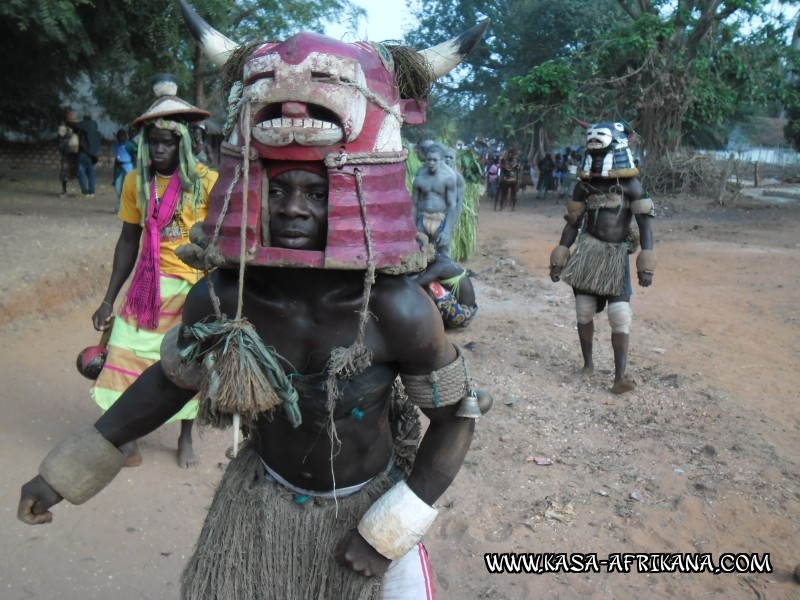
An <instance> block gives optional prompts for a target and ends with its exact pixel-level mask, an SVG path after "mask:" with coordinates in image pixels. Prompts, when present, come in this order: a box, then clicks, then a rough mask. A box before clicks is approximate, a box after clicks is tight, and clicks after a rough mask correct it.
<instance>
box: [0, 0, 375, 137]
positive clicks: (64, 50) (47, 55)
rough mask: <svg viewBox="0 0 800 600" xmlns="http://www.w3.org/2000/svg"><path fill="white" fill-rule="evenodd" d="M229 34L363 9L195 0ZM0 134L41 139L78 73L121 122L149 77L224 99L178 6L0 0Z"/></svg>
mask: <svg viewBox="0 0 800 600" xmlns="http://www.w3.org/2000/svg"><path fill="white" fill-rule="evenodd" d="M193 4H194V6H195V8H196V9H197V10H198V12H199V13H200V14H201V15H202V16H203V17H204V18H205V19H206V20H208V21H209V23H210V24H212V25H213V26H214V27H215V28H217V29H218V30H219V31H221V32H222V33H223V34H225V35H227V36H228V37H230V38H231V39H233V40H235V41H240V42H250V41H255V40H259V39H280V38H283V37H286V36H287V35H289V34H291V33H292V32H293V31H296V30H299V29H306V30H313V31H322V29H323V25H324V23H325V22H326V21H328V20H331V19H337V20H340V21H342V20H343V21H345V22H348V23H354V22H355V20H356V19H358V18H359V17H361V16H363V15H364V11H363V9H361V8H358V7H357V6H355V5H354V4H353V3H352V2H351V1H350V0H285V1H282V2H278V1H277V0H195V1H194V2H193ZM0 17H2V23H1V24H0V54H1V55H2V56H0V87H1V88H2V89H3V94H0V132H5V133H6V134H8V133H9V132H12V133H14V134H16V135H23V136H28V137H29V138H34V139H35V138H46V137H49V136H50V135H51V132H52V131H54V129H55V126H56V125H57V123H58V121H59V120H60V119H62V118H63V114H64V110H65V108H66V104H65V103H66V101H65V98H67V97H69V96H71V95H74V92H75V89H76V86H77V84H78V81H79V80H80V79H81V78H82V77H84V78H88V81H89V82H90V83H91V86H92V92H93V94H94V96H95V98H96V99H97V101H98V103H99V105H100V106H101V107H103V109H104V110H105V112H106V114H107V115H108V116H109V117H110V118H111V119H113V120H116V121H118V122H120V123H127V122H129V121H130V120H131V119H132V118H133V117H135V116H136V115H137V114H139V112H140V111H141V110H142V109H143V108H145V107H147V106H148V105H149V104H150V103H151V102H152V100H153V98H152V91H151V89H150V79H151V77H152V75H154V74H156V73H162V72H172V73H175V74H176V75H177V76H178V80H179V84H180V89H181V93H182V95H184V97H188V98H190V99H192V100H194V101H196V102H198V103H200V104H203V105H207V104H209V103H210V104H213V103H214V101H215V100H217V103H218V104H221V100H220V99H219V98H218V97H215V96H214V94H210V95H209V97H206V93H205V90H206V89H212V90H217V89H219V88H220V87H221V86H220V85H219V73H217V72H216V70H214V69H213V68H212V67H210V66H209V64H208V63H207V62H206V61H205V60H204V59H203V60H201V59H200V55H199V53H198V52H197V50H196V48H195V44H194V42H193V40H192V39H191V36H190V34H189V31H188V29H187V28H186V26H185V25H184V23H183V20H182V17H181V15H180V11H179V9H178V7H177V5H176V4H175V3H174V2H167V1H165V0H5V1H4V2H0Z"/></svg>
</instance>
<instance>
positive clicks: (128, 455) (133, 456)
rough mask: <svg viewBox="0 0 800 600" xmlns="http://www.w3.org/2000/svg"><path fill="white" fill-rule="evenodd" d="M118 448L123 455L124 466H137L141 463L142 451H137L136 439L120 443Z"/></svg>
mask: <svg viewBox="0 0 800 600" xmlns="http://www.w3.org/2000/svg"><path fill="white" fill-rule="evenodd" d="M119 449H120V450H121V451H122V454H123V456H125V466H126V467H138V466H139V465H141V464H142V453H141V452H139V443H138V442H137V441H136V440H133V441H132V442H128V443H127V444H122V446H120V447H119Z"/></svg>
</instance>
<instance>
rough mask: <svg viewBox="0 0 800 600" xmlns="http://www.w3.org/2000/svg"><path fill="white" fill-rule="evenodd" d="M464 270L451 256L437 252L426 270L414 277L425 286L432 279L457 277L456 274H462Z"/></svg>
mask: <svg viewBox="0 0 800 600" xmlns="http://www.w3.org/2000/svg"><path fill="white" fill-rule="evenodd" d="M463 271H464V269H462V268H461V267H460V266H458V265H457V264H456V263H455V261H453V259H452V258H450V257H449V256H445V255H444V254H437V255H436V258H435V259H434V260H433V261H431V262H430V263H429V264H428V266H427V267H425V270H424V271H420V272H419V273H417V274H416V275H414V276H413V279H414V281H416V282H417V283H418V284H419V285H421V286H423V287H424V286H426V285H428V284H429V283H430V282H431V281H438V280H440V279H448V278H450V277H455V276H456V275H459V274H461V273H462V272H463Z"/></svg>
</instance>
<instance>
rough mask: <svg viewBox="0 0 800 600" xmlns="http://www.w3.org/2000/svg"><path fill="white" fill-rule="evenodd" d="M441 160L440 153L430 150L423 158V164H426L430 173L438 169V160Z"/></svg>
mask: <svg viewBox="0 0 800 600" xmlns="http://www.w3.org/2000/svg"><path fill="white" fill-rule="evenodd" d="M441 160H442V155H441V154H439V153H438V152H436V151H435V150H430V151H429V152H428V156H427V157H426V158H425V164H426V165H427V166H428V171H429V172H430V173H436V171H438V170H439V162H440V161H441Z"/></svg>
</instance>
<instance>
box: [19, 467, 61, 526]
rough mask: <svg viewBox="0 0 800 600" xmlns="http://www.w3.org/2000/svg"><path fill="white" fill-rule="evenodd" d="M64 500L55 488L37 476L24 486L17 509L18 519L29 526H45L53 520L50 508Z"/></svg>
mask: <svg viewBox="0 0 800 600" xmlns="http://www.w3.org/2000/svg"><path fill="white" fill-rule="evenodd" d="M61 500H62V498H61V496H59V495H58V492H56V491H55V490H54V489H53V488H51V487H50V485H49V484H48V483H47V482H46V481H45V480H44V479H43V478H42V476H41V475H37V476H36V477H34V478H33V479H31V480H30V481H29V482H28V483H26V484H25V485H23V486H22V493H21V494H20V498H19V507H18V508H17V518H18V519H19V520H20V521H22V522H23V523H27V524H28V525H44V524H45V523H50V522H51V521H52V520H53V513H51V512H50V511H49V510H47V509H48V508H50V507H51V506H53V505H54V504H58V503H59V502H61Z"/></svg>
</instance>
